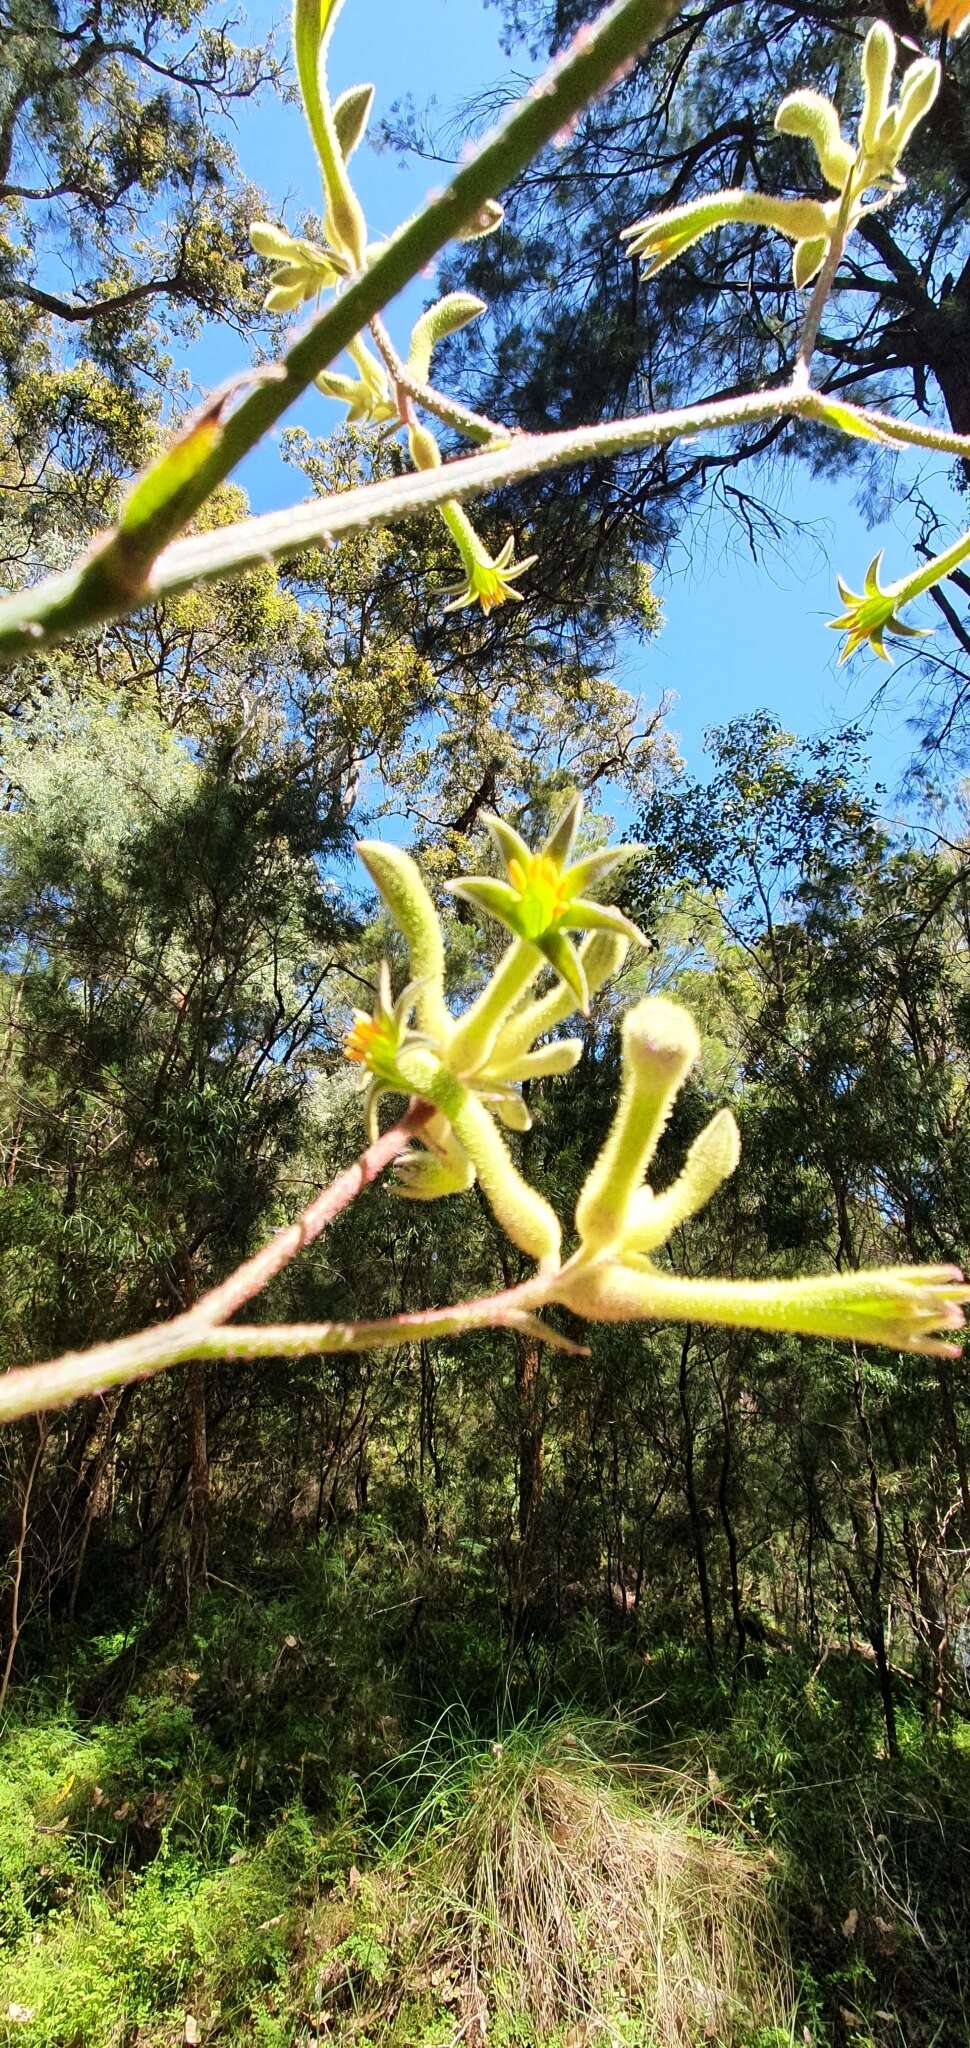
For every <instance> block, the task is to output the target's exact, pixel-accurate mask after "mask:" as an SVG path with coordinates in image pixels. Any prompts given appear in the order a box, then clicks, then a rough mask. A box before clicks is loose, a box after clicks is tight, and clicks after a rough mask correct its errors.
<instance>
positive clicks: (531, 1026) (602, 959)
mask: <svg viewBox="0 0 970 2048" xmlns="http://www.w3.org/2000/svg"><path fill="white" fill-rule="evenodd" d="M577 950H578V952H579V957H580V960H581V961H582V966H583V973H584V974H585V976H586V986H587V988H588V989H589V992H590V995H592V994H593V993H594V992H595V990H596V989H599V988H602V986H603V983H604V982H605V981H609V980H610V978H611V976H612V975H614V974H619V971H620V968H621V967H622V966H623V962H624V961H625V959H626V956H627V954H628V952H629V950H630V941H629V939H625V938H623V937H622V935H621V933H619V932H590V934H589V936H588V937H587V938H585V939H584V940H583V942H582V944H581V945H580V946H579V947H578V949H577ZM575 1008H576V998H575V996H574V995H573V993H572V990H571V989H569V988H567V987H566V986H565V984H564V983H562V982H560V983H558V984H557V986H556V987H555V988H551V989H550V990H549V993H548V995H545V996H540V997H539V999H538V1001H537V1002H534V1003H525V1004H524V1005H523V1006H522V1008H521V1009H517V1010H516V1011H515V1012H514V1014H513V1015H512V1017H510V1019H509V1022H508V1023H507V1024H506V1025H505V1026H504V1027H503V1029H502V1030H501V1032H500V1033H499V1036H498V1039H497V1040H496V1043H495V1048H494V1053H493V1058H494V1059H495V1060H508V1061H511V1060H515V1059H517V1058H518V1057H519V1056H520V1055H521V1054H523V1053H527V1052H528V1051H529V1050H530V1048H531V1047H532V1046H533V1045H534V1044H535V1042H536V1039H537V1038H541V1037H543V1035H544V1033H545V1032H547V1031H554V1030H555V1028H556V1025H557V1024H564V1023H565V1021H566V1018H567V1017H571V1016H572V1014H573V1012H574V1010H575Z"/></svg>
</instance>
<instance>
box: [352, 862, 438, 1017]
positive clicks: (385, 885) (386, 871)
mask: <svg viewBox="0 0 970 2048" xmlns="http://www.w3.org/2000/svg"><path fill="white" fill-rule="evenodd" d="M357 852H358V854H359V856H360V858H361V860H362V861H363V863H364V866H365V868H366V869H367V872H368V874H369V876H370V878H371V881H372V882H373V884H374V887H375V888H376V889H378V890H379V891H380V894H381V896H382V897H383V899H384V902H385V903H386V905H387V908H388V910H389V911H390V913H391V916H392V917H393V919H394V922H395V924H396V925H397V927H398V930H399V931H401V932H403V934H404V937H405V939H406V941H407V948H408V955H409V958H410V962H411V979H412V981H414V982H417V983H418V984H419V986H418V987H417V989H416V991H415V1010H416V1012H417V1018H418V1023H419V1025H420V1027H421V1030H422V1031H427V1032H428V1033H429V1035H430V1036H431V1037H432V1038H435V1039H437V1040H439V1041H440V1042H442V1043H443V1042H444V1041H445V1040H446V1039H447V1038H448V1036H449V1034H450V1031H451V1018H450V1016H449V1014H448V1011H447V1009H446V1008H445V999H444V981H445V948H444V940H443V938H442V936H441V925H440V924H439V922H438V913H437V911H436V909H435V907H434V904H433V902H432V900H431V897H430V895H429V893H428V890H427V888H426V887H425V884H424V882H423V881H422V878H421V874H420V871H419V869H418V867H417V865H416V863H415V862H414V861H413V860H412V859H411V856H410V854H409V853H404V852H403V850H402V849H401V848H400V847H399V846H388V845H386V844H385V842H384V841H383V840H381V839H366V840H360V841H359V842H358V845H357Z"/></svg>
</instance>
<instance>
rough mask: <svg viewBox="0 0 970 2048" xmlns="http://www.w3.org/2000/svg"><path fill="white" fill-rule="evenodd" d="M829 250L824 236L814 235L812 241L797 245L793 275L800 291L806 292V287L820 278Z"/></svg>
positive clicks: (794, 254) (793, 259)
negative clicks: (813, 280) (826, 253)
mask: <svg viewBox="0 0 970 2048" xmlns="http://www.w3.org/2000/svg"><path fill="white" fill-rule="evenodd" d="M827 248H828V243H827V241H826V240H825V237H824V236H823V235H813V236H812V238H811V240H810V241H807V242H796V243H795V247H794V249H793V250H792V257H791V274H792V277H793V279H794V281H795V283H796V285H797V286H798V289H799V291H804V289H805V286H806V285H808V284H811V282H812V279H813V278H814V277H817V276H818V273H819V271H820V270H821V268H822V265H823V263H824V262H825V252H826V249H827Z"/></svg>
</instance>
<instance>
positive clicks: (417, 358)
mask: <svg viewBox="0 0 970 2048" xmlns="http://www.w3.org/2000/svg"><path fill="white" fill-rule="evenodd" d="M485 311H486V306H485V301H484V299H476V298H473V296H472V294H471V292H449V293H448V295H447V297H446V298H443V299H439V300H438V302H437V305H434V306H429V307H428V310H427V312H426V313H422V315H421V318H420V320H417V321H416V322H415V324H414V326H413V328H412V329H411V341H410V345H409V348H408V369H409V370H410V372H411V375H412V377H416V378H417V380H418V382H419V383H421V384H425V383H426V382H427V380H428V375H429V372H430V369H431V358H432V356H433V354H434V351H435V349H436V348H437V346H438V343H439V341H444V340H445V339H446V337H447V336H448V335H449V334H458V333H459V332H460V330H461V328H462V327H467V326H468V323H469V321H470V320H477V319H478V318H479V316H480V315H481V314H482V313H484V312H485ZM417 466H418V467H419V468H423V467H425V465H424V464H418V465H417Z"/></svg>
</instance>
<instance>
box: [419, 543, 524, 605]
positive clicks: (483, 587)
mask: <svg viewBox="0 0 970 2048" xmlns="http://www.w3.org/2000/svg"><path fill="white" fill-rule="evenodd" d="M514 552H515V541H514V540H513V538H512V535H511V534H510V535H509V537H508V540H507V541H506V543H505V546H504V547H503V548H501V549H500V550H499V553H498V554H497V555H496V556H495V558H494V560H493V558H492V556H491V555H488V554H486V553H485V552H484V550H481V551H480V552H476V553H474V554H466V555H465V567H466V569H467V571H468V574H467V576H466V577H465V579H464V581H463V582H461V583H446V584H444V585H443V586H442V595H443V596H445V597H451V603H450V604H446V605H445V611H446V612H460V611H464V609H465V607H466V606H467V605H470V604H480V605H481V607H482V610H483V612H485V613H486V614H487V613H488V612H494V611H496V610H497V609H498V606H499V605H500V604H507V603H508V602H509V599H511V600H512V602H513V603H514V604H521V603H522V592H521V590H515V589H514V588H513V585H514V584H515V583H516V582H517V580H518V578H519V577H520V576H524V575H525V572H526V570H527V569H531V568H532V566H533V563H535V562H537V561H538V559H539V558H538V555H526V557H525V559H524V561H521V562H513V560H512V556H513V554H514ZM463 553H464V550H463Z"/></svg>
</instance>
